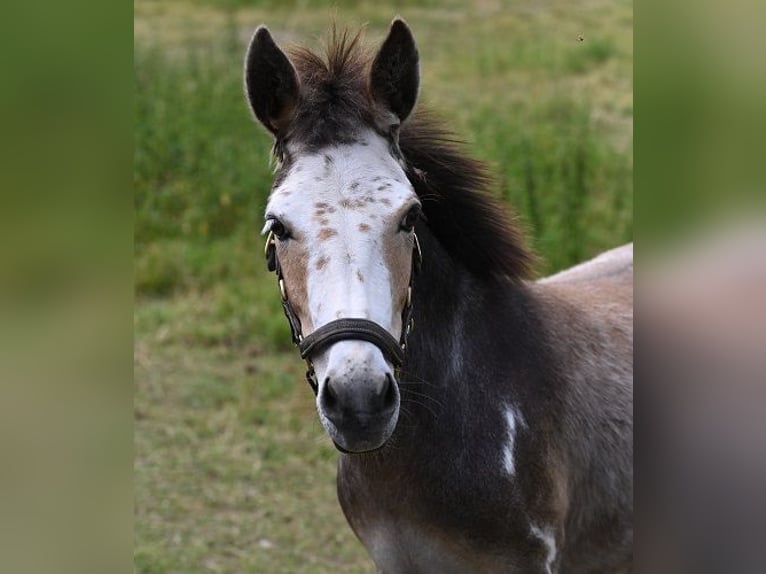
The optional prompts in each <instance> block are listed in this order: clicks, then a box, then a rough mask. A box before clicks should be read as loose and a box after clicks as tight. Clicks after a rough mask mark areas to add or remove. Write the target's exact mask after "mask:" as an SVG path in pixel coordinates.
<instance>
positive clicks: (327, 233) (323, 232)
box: [317, 227, 338, 241]
mask: <svg viewBox="0 0 766 574" xmlns="http://www.w3.org/2000/svg"><path fill="white" fill-rule="evenodd" d="M333 235H338V232H337V231H335V230H334V229H332V228H331V227H323V228H322V229H320V230H319V233H317V239H319V241H327V240H328V239H330V237H332V236H333Z"/></svg>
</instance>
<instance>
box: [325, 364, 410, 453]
mask: <svg viewBox="0 0 766 574" xmlns="http://www.w3.org/2000/svg"><path fill="white" fill-rule="evenodd" d="M360 371H361V372H360ZM399 404H400V395H399V386H398V384H397V382H396V380H395V379H394V377H393V376H392V375H391V374H390V372H387V370H384V371H381V370H375V371H371V370H370V369H361V370H356V371H355V370H353V369H351V370H349V371H347V372H344V373H341V372H338V371H337V370H333V369H328V372H327V375H326V377H325V379H324V381H323V383H322V384H321V385H320V389H319V394H318V396H317V409H318V411H319V415H320V420H321V421H322V424H323V426H324V427H325V429H326V430H327V432H328V434H329V435H330V438H331V439H332V440H333V442H334V443H335V446H336V447H337V448H338V450H340V451H341V452H345V453H363V452H370V451H373V450H377V449H379V448H381V447H382V446H383V445H385V443H386V442H387V441H388V439H389V438H390V437H391V435H392V434H393V432H394V429H395V428H396V423H397V420H398V418H399Z"/></svg>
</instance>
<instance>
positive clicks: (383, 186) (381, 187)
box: [378, 184, 391, 191]
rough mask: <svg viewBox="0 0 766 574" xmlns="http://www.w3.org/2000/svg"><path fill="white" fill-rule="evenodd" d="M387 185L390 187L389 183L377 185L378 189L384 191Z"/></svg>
mask: <svg viewBox="0 0 766 574" xmlns="http://www.w3.org/2000/svg"><path fill="white" fill-rule="evenodd" d="M389 187H391V186H390V185H389V184H385V185H381V186H379V187H378V191H386V190H387V189H388V188H389Z"/></svg>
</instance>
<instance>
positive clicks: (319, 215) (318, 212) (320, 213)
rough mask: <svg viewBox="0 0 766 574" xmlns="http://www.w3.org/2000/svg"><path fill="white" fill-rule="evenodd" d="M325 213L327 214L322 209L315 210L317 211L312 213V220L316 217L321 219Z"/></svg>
mask: <svg viewBox="0 0 766 574" xmlns="http://www.w3.org/2000/svg"><path fill="white" fill-rule="evenodd" d="M325 213H327V211H326V210H324V209H317V210H316V211H315V212H314V218H317V217H322V216H323V215H324V214H325Z"/></svg>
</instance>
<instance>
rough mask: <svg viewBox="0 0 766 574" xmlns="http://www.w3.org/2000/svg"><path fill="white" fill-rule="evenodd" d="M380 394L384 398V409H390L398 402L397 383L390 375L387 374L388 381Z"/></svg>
mask: <svg viewBox="0 0 766 574" xmlns="http://www.w3.org/2000/svg"><path fill="white" fill-rule="evenodd" d="M380 394H381V396H382V397H383V407H384V408H388V407H390V406H391V405H393V404H394V403H395V402H396V383H394V380H393V378H392V377H391V375H390V374H386V380H385V382H384V383H383V389H382V391H381V393H380Z"/></svg>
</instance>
